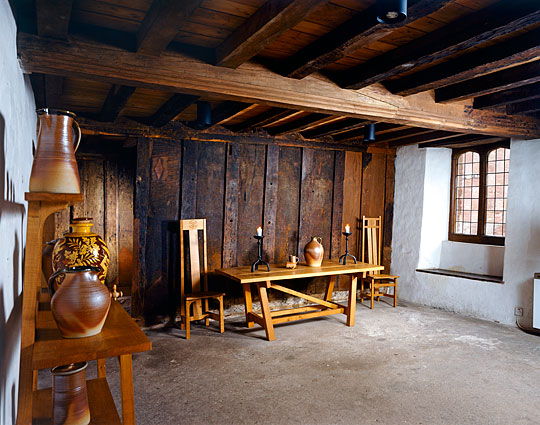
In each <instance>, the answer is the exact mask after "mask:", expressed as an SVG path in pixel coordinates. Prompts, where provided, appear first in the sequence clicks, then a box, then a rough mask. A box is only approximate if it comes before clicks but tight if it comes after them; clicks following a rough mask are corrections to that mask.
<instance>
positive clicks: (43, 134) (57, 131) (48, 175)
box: [30, 109, 81, 193]
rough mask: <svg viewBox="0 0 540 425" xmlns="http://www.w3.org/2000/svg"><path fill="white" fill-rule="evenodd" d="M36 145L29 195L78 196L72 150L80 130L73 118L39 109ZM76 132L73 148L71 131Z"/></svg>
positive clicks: (76, 169)
mask: <svg viewBox="0 0 540 425" xmlns="http://www.w3.org/2000/svg"><path fill="white" fill-rule="evenodd" d="M37 113H38V136H37V139H38V144H37V151H36V155H35V157H34V162H33V164H32V172H31V174H30V192H49V193H81V186H80V182H79V169H78V168H77V161H76V160H75V150H76V149H77V147H78V146H79V142H80V140H81V130H80V128H79V125H78V124H77V122H76V121H75V114H73V113H71V112H68V111H60V110H57V109H38V111H37ZM73 126H75V131H76V132H77V142H76V146H75V147H74V146H73V136H72V131H71V128H72V127H73Z"/></svg>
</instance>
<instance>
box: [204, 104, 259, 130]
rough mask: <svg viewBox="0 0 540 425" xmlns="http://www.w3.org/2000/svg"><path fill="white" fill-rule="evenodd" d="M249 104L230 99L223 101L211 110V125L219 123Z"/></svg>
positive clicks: (243, 109) (248, 106)
mask: <svg viewBox="0 0 540 425" xmlns="http://www.w3.org/2000/svg"><path fill="white" fill-rule="evenodd" d="M251 106H252V105H251V104H250V103H244V102H234V101H231V100H228V101H226V102H223V103H221V104H220V105H218V106H216V107H215V108H214V109H213V110H212V125H215V124H220V123H222V122H223V121H226V120H228V119H230V118H232V117H234V116H235V115H237V114H239V113H240V112H242V111H245V110H246V109H247V108H250V107H251Z"/></svg>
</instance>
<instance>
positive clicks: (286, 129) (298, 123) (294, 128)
mask: <svg viewBox="0 0 540 425" xmlns="http://www.w3.org/2000/svg"><path fill="white" fill-rule="evenodd" d="M328 118H330V116H329V115H327V114H310V115H307V116H304V117H301V118H298V119H296V120H294V121H289V122H286V123H283V124H281V125H278V126H276V127H270V128H268V129H267V131H268V134H271V135H272V136H277V135H279V134H287V133H293V132H301V131H302V130H305V129H307V128H309V127H312V126H313V125H316V124H317V123H320V122H324V121H327V120H328Z"/></svg>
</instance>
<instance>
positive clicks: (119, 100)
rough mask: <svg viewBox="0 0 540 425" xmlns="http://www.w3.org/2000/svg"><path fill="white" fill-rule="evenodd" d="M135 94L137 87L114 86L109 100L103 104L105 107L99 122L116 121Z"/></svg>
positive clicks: (108, 97)
mask: <svg viewBox="0 0 540 425" xmlns="http://www.w3.org/2000/svg"><path fill="white" fill-rule="evenodd" d="M133 93H135V87H130V86H118V85H116V84H113V86H112V87H111V89H110V90H109V93H108V94H107V98H106V99H105V102H104V103H103V107H102V108H101V112H100V114H99V116H98V118H97V120H98V121H107V122H113V121H115V120H116V118H118V115H119V114H120V111H122V109H124V106H126V104H127V102H128V100H129V98H130V97H131V95H132V94H133Z"/></svg>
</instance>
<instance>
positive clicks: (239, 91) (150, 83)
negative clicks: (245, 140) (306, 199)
mask: <svg viewBox="0 0 540 425" xmlns="http://www.w3.org/2000/svg"><path fill="white" fill-rule="evenodd" d="M17 44H18V54H19V57H20V62H21V66H22V67H23V69H25V71H26V72H29V73H30V72H38V73H47V74H54V75H62V76H64V75H66V76H70V77H73V78H83V79H92V80H97V81H105V82H108V83H114V84H123V85H129V86H135V87H147V88H150V89H155V90H163V91H169V92H176V93H187V94H193V95H204V96H212V97H213V98H215V99H223V100H234V101H239V102H246V103H252V104H259V105H266V106H271V107H280V108H290V109H295V110H298V111H307V112H316V113H324V114H328V115H340V116H348V117H351V118H360V119H366V120H373V121H385V122H389V123H392V124H404V125H410V126H419V127H428V128H433V129H441V130H449V131H459V132H464V133H478V134H490V135H497V136H501V137H512V136H517V135H519V136H523V137H538V136H539V135H540V121H539V120H538V119H535V118H532V117H527V116H522V117H520V119H515V117H513V116H508V115H506V114H504V113H499V112H493V111H479V110H475V109H472V108H469V109H467V108H464V107H463V105H441V104H437V103H435V102H434V101H433V99H431V98H430V97H429V96H410V97H407V98H404V97H401V96H395V95H392V94H391V93H389V92H387V91H385V90H384V89H381V88H376V89H373V88H366V89H363V90H360V91H352V90H345V89H341V88H339V87H337V86H336V85H335V84H332V83H330V82H328V81H325V80H322V79H318V78H310V79H303V80H294V79H291V78H286V77H282V76H280V75H277V74H275V73H272V72H271V71H269V70H268V69H266V68H264V67H263V66H259V65H257V64H254V63H251V64H250V66H249V67H239V68H237V69H228V68H223V67H217V66H212V65H209V64H207V63H204V62H201V61H198V60H195V59H193V58H190V57H186V56H182V55H179V54H170V55H166V56H162V57H160V58H159V60H149V57H148V56H146V55H140V54H137V53H132V52H127V51H125V50H122V49H117V48H114V47H111V46H108V45H103V44H99V43H89V42H87V41H84V42H81V41H78V40H77V38H76V37H71V39H70V42H69V43H67V42H63V41H58V40H54V39H45V38H42V37H38V36H33V35H30V34H24V33H19V34H18V37H17ZM254 75H256V76H257V78H254Z"/></svg>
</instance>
